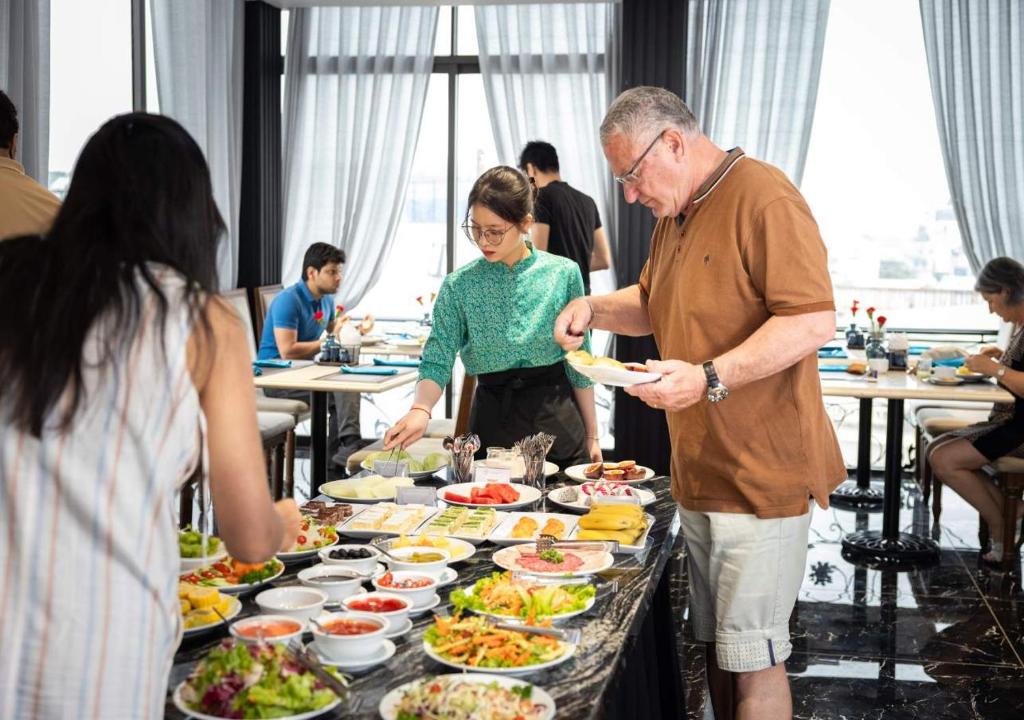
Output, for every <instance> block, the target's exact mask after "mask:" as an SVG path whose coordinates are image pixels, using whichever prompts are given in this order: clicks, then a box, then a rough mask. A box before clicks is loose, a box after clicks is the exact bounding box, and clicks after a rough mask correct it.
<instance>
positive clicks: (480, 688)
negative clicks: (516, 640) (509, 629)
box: [378, 673, 555, 720]
mask: <svg viewBox="0 0 1024 720" xmlns="http://www.w3.org/2000/svg"><path fill="white" fill-rule="evenodd" d="M378 711H379V712H380V716H381V717H382V718H384V720H420V718H445V719H446V720H476V719H477V718H488V720H552V718H554V717H555V701H554V699H552V697H551V696H550V695H549V694H548V693H547V692H545V691H544V689H543V688H540V687H537V686H536V685H531V684H530V683H527V682H523V681H522V680H516V679H514V678H508V677H501V676H498V675H487V674H484V673H465V674H458V675H455V674H452V675H436V676H427V677H424V678H420V679H419V680H413V681H412V682H409V683H405V684H404V685H400V686H399V687H397V688H395V689H394V690H392V691H390V692H389V693H388V694H387V695H385V696H384V697H383V698H382V699H381V701H380V706H379V707H378Z"/></svg>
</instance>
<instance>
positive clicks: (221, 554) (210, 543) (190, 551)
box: [178, 525, 228, 572]
mask: <svg viewBox="0 0 1024 720" xmlns="http://www.w3.org/2000/svg"><path fill="white" fill-rule="evenodd" d="M227 554H228V549H227V548H226V547H224V543H223V542H222V541H221V539H220V538H219V537H217V536H216V535H207V536H206V554H205V557H204V554H203V533H201V532H199V531H198V530H194V529H193V528H192V526H191V525H187V526H186V527H185V528H184V529H183V530H180V531H178V555H179V556H180V558H181V563H180V564H181V572H188V571H189V570H195V569H196V568H198V567H202V566H203V565H209V564H210V563H214V562H217V561H218V560H223V559H224V558H225V557H227Z"/></svg>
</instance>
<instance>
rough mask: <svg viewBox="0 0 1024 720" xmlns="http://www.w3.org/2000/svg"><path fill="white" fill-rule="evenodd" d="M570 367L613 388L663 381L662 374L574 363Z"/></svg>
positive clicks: (570, 363)
mask: <svg viewBox="0 0 1024 720" xmlns="http://www.w3.org/2000/svg"><path fill="white" fill-rule="evenodd" d="M569 365H570V366H572V369H573V370H575V371H576V372H578V373H579V374H580V375H583V376H585V377H588V378H590V379H591V380H593V381H594V382H596V383H600V384H601V385H610V386H612V387H629V386H630V385H642V384H644V383H650V382H656V381H658V380H661V375H660V374H658V373H652V372H637V371H636V370H623V369H621V368H614V367H605V366H602V365H597V366H594V365H581V364H579V363H575V362H572V361H570V362H569Z"/></svg>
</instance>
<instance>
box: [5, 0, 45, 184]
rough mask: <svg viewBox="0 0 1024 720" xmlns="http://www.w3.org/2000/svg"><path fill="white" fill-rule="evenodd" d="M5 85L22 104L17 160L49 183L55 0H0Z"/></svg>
mask: <svg viewBox="0 0 1024 720" xmlns="http://www.w3.org/2000/svg"><path fill="white" fill-rule="evenodd" d="M0 90H3V91H4V92H5V93H7V95H8V96H9V97H10V98H11V101H12V102H13V103H14V105H15V107H17V108H18V124H19V125H20V132H19V133H18V151H17V152H18V157H17V158H16V159H17V160H18V162H20V163H21V164H22V165H24V166H25V173H26V174H28V175H31V176H32V177H34V178H35V179H36V180H38V181H39V182H40V183H42V185H43V186H44V187H45V186H47V185H49V177H48V175H49V172H48V168H49V161H50V0H0Z"/></svg>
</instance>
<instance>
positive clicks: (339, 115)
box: [282, 7, 438, 307]
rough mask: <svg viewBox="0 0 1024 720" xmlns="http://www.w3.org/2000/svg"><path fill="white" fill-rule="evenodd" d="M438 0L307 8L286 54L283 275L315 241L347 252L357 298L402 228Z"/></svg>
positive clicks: (287, 279)
mask: <svg viewBox="0 0 1024 720" xmlns="http://www.w3.org/2000/svg"><path fill="white" fill-rule="evenodd" d="M437 15H438V9H437V7H374V8H366V7H363V8H356V7H345V8H304V9H298V10H293V11H292V14H291V19H290V21H289V37H288V55H287V58H286V61H285V98H286V99H285V127H284V261H283V263H282V271H283V275H284V276H283V278H282V282H283V283H285V284H288V283H291V282H296V281H297V280H298V279H299V277H300V276H301V273H302V269H301V265H302V256H303V254H304V253H305V251H306V248H307V247H308V246H309V245H310V244H312V243H314V242H327V243H332V244H334V245H336V246H338V247H340V248H342V249H343V250H344V251H345V254H346V255H347V262H346V265H345V280H344V282H342V284H341V295H340V296H339V297H338V298H337V300H338V302H340V303H341V304H343V305H345V306H346V307H353V306H355V305H356V304H357V303H358V302H359V300H360V299H361V298H362V297H363V295H365V294H366V291H367V290H369V289H370V288H371V287H373V285H374V284H375V283H376V282H377V280H378V278H380V276H381V273H382V272H383V270H384V265H385V262H386V260H387V257H388V253H389V251H390V249H391V246H392V244H393V242H394V239H395V232H396V231H397V228H398V224H399V221H400V219H401V215H402V209H403V205H404V201H405V191H406V187H407V186H408V183H409V169H410V167H411V166H412V160H413V155H414V153H415V150H416V142H417V139H418V136H419V130H420V120H421V118H422V116H423V104H424V101H425V99H426V95H427V83H428V81H429V80H430V72H431V69H432V68H433V62H434V58H433V52H434V33H435V30H436V27H437Z"/></svg>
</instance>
